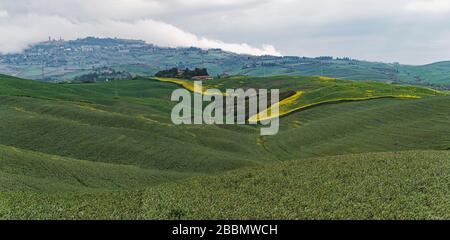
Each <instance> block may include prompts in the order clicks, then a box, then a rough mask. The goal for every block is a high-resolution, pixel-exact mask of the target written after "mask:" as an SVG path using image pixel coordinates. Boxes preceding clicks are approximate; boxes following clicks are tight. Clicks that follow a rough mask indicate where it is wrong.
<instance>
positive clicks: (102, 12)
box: [0, 0, 450, 64]
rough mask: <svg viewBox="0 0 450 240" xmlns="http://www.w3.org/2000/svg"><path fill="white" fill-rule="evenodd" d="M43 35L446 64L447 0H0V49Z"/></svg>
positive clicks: (449, 4) (449, 26)
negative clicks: (98, 37)
mask: <svg viewBox="0 0 450 240" xmlns="http://www.w3.org/2000/svg"><path fill="white" fill-rule="evenodd" d="M49 35H51V36H54V37H59V36H62V37H63V38H65V39H74V38H78V37H85V36H91V35H93V36H100V37H122V38H136V39H143V40H146V41H147V42H151V43H155V44H158V45H162V46H191V45H192V46H197V47H202V48H216V47H220V48H223V49H225V50H228V51H234V52H238V53H249V54H257V55H260V54H273V55H300V56H320V55H332V56H350V57H353V58H358V59H366V60H378V61H385V62H394V61H400V62H402V63H410V64H424V63H430V62H434V61H441V60H450V44H449V42H450V0H358V1H355V0H189V1H182V0H96V1H92V0H39V1H37V0H0V36H2V37H1V38H0V52H3V53H7V52H17V51H20V50H22V49H23V48H25V47H26V46H27V45H29V44H32V43H35V42H38V41H42V40H45V39H46V38H47V37H48V36H49Z"/></svg>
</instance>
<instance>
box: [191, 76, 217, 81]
mask: <svg viewBox="0 0 450 240" xmlns="http://www.w3.org/2000/svg"><path fill="white" fill-rule="evenodd" d="M213 79H214V78H213V77H211V76H194V77H192V80H196V81H205V80H213Z"/></svg>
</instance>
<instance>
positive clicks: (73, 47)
mask: <svg viewBox="0 0 450 240" xmlns="http://www.w3.org/2000/svg"><path fill="white" fill-rule="evenodd" d="M101 67H111V68H113V69H116V70H119V71H126V72H129V73H131V74H133V75H153V74H155V73H156V72H157V71H159V70H162V69H167V68H170V67H178V68H195V67H205V68H208V70H209V72H210V73H211V74H212V75H218V74H222V73H227V74H232V75H249V76H274V75H302V76H316V75H322V76H329V77H335V78H344V79H354V80H379V81H384V82H395V83H407V84H417V85H425V86H434V87H448V86H450V64H449V63H448V62H440V63H435V64H429V65H423V66H412V65H402V64H399V63H382V62H368V61H361V60H355V59H352V58H350V57H344V58H334V57H331V56H320V57H300V56H282V57H279V56H266V55H265V56H253V55H245V54H236V53H231V52H226V51H223V50H221V49H200V48H194V47H190V48H169V47H160V46H156V45H153V44H148V43H146V42H144V41H140V40H126V39H117V38H95V37H88V38H83V39H77V40H72V41H64V40H62V39H52V38H49V40H48V41H46V42H42V43H39V44H35V45H32V46H31V47H29V48H27V49H26V50H24V51H23V52H21V53H18V54H5V55H0V72H1V73H4V74H9V75H13V76H18V77H23V78H30V79H36V80H46V81H70V80H73V79H74V78H75V77H76V76H79V75H83V74H86V73H90V72H92V71H93V69H97V68H101ZM431 72H433V74H431Z"/></svg>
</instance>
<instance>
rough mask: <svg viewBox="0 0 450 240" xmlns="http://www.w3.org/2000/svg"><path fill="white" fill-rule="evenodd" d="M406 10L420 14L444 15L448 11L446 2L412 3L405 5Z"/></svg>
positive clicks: (447, 2) (431, 0) (436, 0)
mask: <svg viewBox="0 0 450 240" xmlns="http://www.w3.org/2000/svg"><path fill="white" fill-rule="evenodd" d="M406 10H408V11H413V12H422V13H446V12H449V11H450V2H449V1H448V0H428V1H413V2H410V3H408V4H407V5H406Z"/></svg>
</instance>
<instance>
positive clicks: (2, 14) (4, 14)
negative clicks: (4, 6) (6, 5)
mask: <svg viewBox="0 0 450 240" xmlns="http://www.w3.org/2000/svg"><path fill="white" fill-rule="evenodd" d="M8 16H9V13H8V12H7V11H5V10H1V9H0V18H6V17H8Z"/></svg>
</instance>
